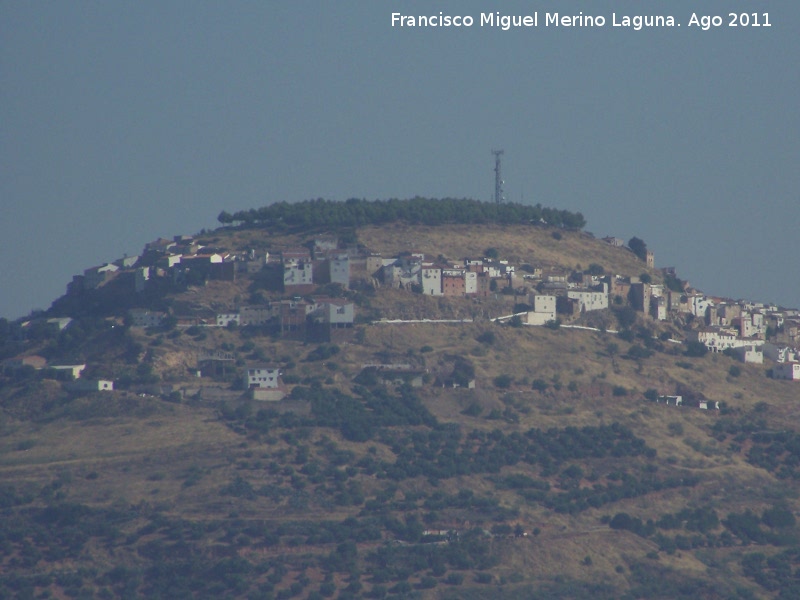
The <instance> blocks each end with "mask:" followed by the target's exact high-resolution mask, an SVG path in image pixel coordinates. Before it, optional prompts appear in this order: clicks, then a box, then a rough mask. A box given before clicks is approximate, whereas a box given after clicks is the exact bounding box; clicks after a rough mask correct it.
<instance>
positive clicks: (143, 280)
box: [133, 267, 150, 294]
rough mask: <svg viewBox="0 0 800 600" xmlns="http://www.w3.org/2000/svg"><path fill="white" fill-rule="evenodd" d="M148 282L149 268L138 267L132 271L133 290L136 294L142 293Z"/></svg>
mask: <svg viewBox="0 0 800 600" xmlns="http://www.w3.org/2000/svg"><path fill="white" fill-rule="evenodd" d="M148 281H150V267H139V268H138V269H136V271H134V275H133V289H134V290H135V291H136V293H137V294H138V293H140V292H143V291H144V288H145V286H146V285H147V282H148Z"/></svg>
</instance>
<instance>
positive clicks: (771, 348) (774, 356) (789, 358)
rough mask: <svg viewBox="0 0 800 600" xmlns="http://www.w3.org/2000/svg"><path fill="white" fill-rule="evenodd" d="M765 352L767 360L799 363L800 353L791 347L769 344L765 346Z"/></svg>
mask: <svg viewBox="0 0 800 600" xmlns="http://www.w3.org/2000/svg"><path fill="white" fill-rule="evenodd" d="M763 350H764V356H765V357H766V358H768V359H770V360H774V361H775V362H779V363H785V362H797V360H798V358H800V352H798V351H797V350H796V349H795V348H792V347H791V346H785V345H780V346H778V345H776V344H771V343H769V342H767V343H765V344H764V347H763Z"/></svg>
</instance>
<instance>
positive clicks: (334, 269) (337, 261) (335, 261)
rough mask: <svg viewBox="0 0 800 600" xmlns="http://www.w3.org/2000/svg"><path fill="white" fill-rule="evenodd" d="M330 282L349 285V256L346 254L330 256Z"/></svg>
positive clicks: (345, 286) (346, 286) (343, 285)
mask: <svg viewBox="0 0 800 600" xmlns="http://www.w3.org/2000/svg"><path fill="white" fill-rule="evenodd" d="M329 265H330V274H331V283H338V284H341V286H342V287H344V288H348V287H350V257H349V256H348V255H347V254H339V255H337V256H332V257H331V258H330V261H329Z"/></svg>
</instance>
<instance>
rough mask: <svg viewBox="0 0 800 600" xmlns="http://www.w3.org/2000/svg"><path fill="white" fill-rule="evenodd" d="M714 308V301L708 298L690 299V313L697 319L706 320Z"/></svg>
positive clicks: (695, 297)
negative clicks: (709, 311) (710, 309)
mask: <svg viewBox="0 0 800 600" xmlns="http://www.w3.org/2000/svg"><path fill="white" fill-rule="evenodd" d="M712 306H714V301H713V300H711V299H710V298H707V297H706V296H699V295H697V296H690V297H689V312H691V313H692V314H693V315H694V316H695V317H702V318H705V317H706V314H707V313H708V310H709V308H711V307H712Z"/></svg>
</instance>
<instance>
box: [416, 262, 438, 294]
mask: <svg viewBox="0 0 800 600" xmlns="http://www.w3.org/2000/svg"><path fill="white" fill-rule="evenodd" d="M421 279H422V293H423V294H425V295H426V296H441V295H442V293H443V292H442V269H441V268H440V267H433V266H425V267H422V278H421Z"/></svg>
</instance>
